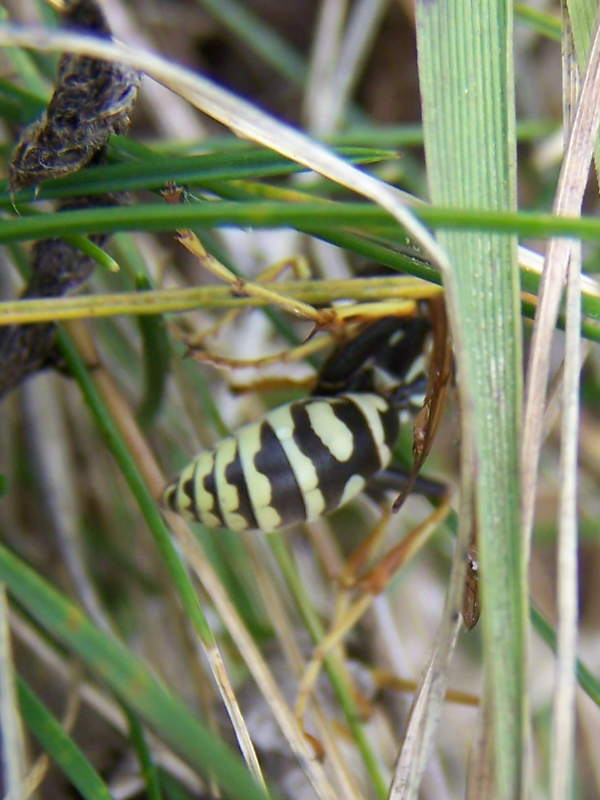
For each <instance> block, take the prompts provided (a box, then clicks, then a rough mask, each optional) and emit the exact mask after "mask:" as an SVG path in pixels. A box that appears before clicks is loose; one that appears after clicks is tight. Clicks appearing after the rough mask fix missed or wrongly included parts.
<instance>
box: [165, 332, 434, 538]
mask: <svg viewBox="0 0 600 800" xmlns="http://www.w3.org/2000/svg"><path fill="white" fill-rule="evenodd" d="M427 335H428V325H427V323H426V322H424V320H422V319H415V320H402V321H400V320H398V319H396V318H384V319H382V320H380V321H379V322H378V323H375V324H374V325H372V326H370V327H369V328H367V329H366V330H365V331H364V332H363V333H362V334H361V335H359V336H358V337H357V338H356V339H355V340H353V341H351V342H349V343H347V344H345V345H343V346H342V347H340V348H338V349H337V350H336V351H334V353H333V355H332V356H331V357H330V358H329V360H328V361H327V362H326V363H325V365H324V367H323V368H322V370H321V373H320V376H319V381H318V384H317V387H316V389H315V394H314V395H313V396H311V397H308V398H305V399H303V400H298V401H295V402H292V403H288V404H287V405H283V406H280V407H279V408H275V409H273V410H272V411H269V412H268V413H267V414H266V415H265V416H264V417H263V418H262V419H261V420H259V421H257V422H252V423H249V424H248V425H245V426H243V427H242V428H240V429H239V430H238V431H237V432H236V433H235V434H233V435H231V436H228V437H226V438H225V439H222V440H221V441H220V442H219V443H218V444H217V445H216V447H215V448H214V450H209V451H203V452H201V453H200V454H199V455H198V456H197V457H196V458H195V459H194V460H193V461H192V462H191V463H190V464H189V465H188V466H187V467H186V468H185V469H184V470H183V472H182V473H181V474H180V475H179V477H178V478H177V479H176V480H175V481H174V482H173V483H171V484H170V485H169V486H167V488H166V489H165V492H164V495H163V501H164V504H165V505H166V506H167V507H169V508H170V509H172V510H173V511H176V512H178V513H180V514H182V515H184V516H186V517H188V518H191V519H194V520H198V521H200V522H202V523H204V525H206V526H207V527H209V528H219V527H227V528H231V529H232V530H236V531H242V530H251V529H260V530H264V531H272V530H277V529H280V528H284V527H287V526H289V525H292V524H294V523H297V522H305V521H310V520H314V519H316V518H318V517H320V516H322V515H324V514H327V513H329V512H331V511H334V510H335V509H337V508H339V507H340V506H342V505H344V503H346V502H347V501H348V500H350V499H352V498H353V497H355V496H356V495H357V494H359V493H360V492H361V491H362V490H363V489H364V488H365V487H366V486H367V485H368V484H369V483H370V482H371V481H372V480H373V479H377V477H378V475H382V474H383V472H384V471H385V470H386V468H387V467H388V465H389V464H390V461H391V458H392V449H393V446H394V444H395V442H396V439H397V437H398V431H399V426H400V424H401V421H402V417H403V415H405V414H406V412H407V411H408V410H410V409H411V408H412V407H413V406H414V405H415V400H417V401H422V391H423V388H424V382H425V377H424V375H423V373H422V371H421V368H420V361H421V355H422V351H423V347H424V343H425V341H426V338H427ZM394 362H395V363H394ZM392 366H393V367H394V378H395V382H392V381H391V375H390V373H391V371H392Z"/></svg>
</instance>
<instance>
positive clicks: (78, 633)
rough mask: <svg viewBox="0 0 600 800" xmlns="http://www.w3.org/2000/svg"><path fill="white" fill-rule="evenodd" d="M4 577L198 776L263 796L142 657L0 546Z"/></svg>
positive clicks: (237, 792) (235, 791)
mask: <svg viewBox="0 0 600 800" xmlns="http://www.w3.org/2000/svg"><path fill="white" fill-rule="evenodd" d="M0 578H1V579H2V580H3V581H4V582H5V583H6V585H7V586H8V589H9V591H10V593H11V594H12V596H13V597H15V598H16V599H17V600H18V601H19V603H21V605H22V606H23V607H24V608H26V609H27V611H28V612H29V613H30V614H31V615H32V616H34V617H35V618H36V619H37V621H38V622H39V623H40V625H41V626H42V627H43V628H44V629H45V630H46V631H47V632H48V633H49V634H50V635H51V636H54V637H56V638H57V639H59V640H60V641H61V642H62V643H63V644H64V645H65V646H66V647H68V648H69V650H71V651H72V652H73V653H76V654H77V655H78V656H79V657H80V658H81V659H82V660H83V661H84V662H85V663H86V664H87V666H88V667H89V668H90V669H91V670H92V672H94V673H95V674H96V676H97V677H98V678H99V679H101V680H102V681H104V682H105V683H106V684H108V686H110V687H111V689H113V691H114V692H116V694H118V695H119V697H120V698H121V699H122V700H123V701H124V702H125V703H126V704H127V705H128V706H129V707H130V708H132V709H133V710H134V711H136V712H137V713H138V714H139V716H140V717H141V719H143V720H144V721H145V722H146V724H148V725H150V726H151V727H152V728H153V729H154V730H155V732H156V733H157V735H158V736H159V737H161V738H162V739H163V740H164V741H165V742H166V743H167V744H168V745H169V746H170V747H172V748H173V749H174V750H175V751H176V752H177V753H179V754H180V755H181V756H182V757H183V758H184V759H186V760H187V761H188V763H189V764H190V765H191V766H193V767H194V768H195V769H197V770H198V772H199V773H200V774H202V775H204V776H208V775H209V774H210V777H211V778H214V779H216V780H217V782H218V783H219V785H220V786H221V787H222V788H223V790H224V791H225V792H226V793H227V794H228V795H229V796H231V797H235V798H240V800H241V799H242V798H243V799H244V800H246V798H248V800H251V799H252V800H265V794H264V792H262V791H261V789H259V788H258V787H257V786H256V784H255V783H254V782H253V781H252V779H251V777H250V775H249V773H248V772H247V770H246V769H245V767H244V765H243V764H242V762H241V761H240V760H239V759H238V758H237V757H236V756H234V755H233V753H232V752H231V751H230V750H229V748H228V747H227V746H226V745H224V744H223V743H222V742H220V741H219V740H217V739H215V737H214V735H212V734H211V733H210V732H209V731H208V730H207V729H206V728H205V727H204V726H203V725H202V724H201V723H200V722H199V721H198V720H197V719H196V718H195V717H194V716H193V715H192V714H191V713H190V712H189V711H188V710H187V709H186V707H185V706H184V705H183V703H182V702H181V701H180V700H178V699H177V698H175V697H174V696H173V695H172V694H170V692H169V691H168V690H167V688H166V687H165V686H164V685H163V684H162V683H161V681H160V680H159V679H158V678H157V677H156V676H155V675H154V674H153V673H152V672H151V671H150V670H149V669H148V667H146V666H145V664H144V663H143V662H142V661H140V660H139V659H137V658H135V657H134V656H132V655H131V653H130V652H129V651H128V650H126V649H125V648H124V647H123V646H122V645H121V644H119V643H118V642H116V641H115V640H113V639H112V638H111V637H109V636H108V635H107V634H105V633H104V632H103V631H101V630H99V629H98V628H97V627H96V626H95V625H93V624H92V623H91V622H90V620H89V619H88V618H87V617H86V616H85V614H83V612H82V611H81V610H80V609H79V608H78V607H77V606H75V605H74V604H72V603H71V602H69V601H68V600H67V599H66V598H65V597H64V596H62V595H61V594H59V593H58V592H56V591H55V590H54V589H53V588H51V587H50V586H49V585H48V584H47V583H46V582H45V581H44V580H42V578H40V576H39V575H37V574H36V573H35V572H34V571H33V570H32V569H30V568H29V567H28V566H27V565H26V564H25V563H24V562H22V561H21V560H20V559H18V558H17V557H16V556H15V555H13V554H12V553H10V552H9V551H8V550H7V549H6V548H4V547H1V546H0Z"/></svg>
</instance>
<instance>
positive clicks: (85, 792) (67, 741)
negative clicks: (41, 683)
mask: <svg viewBox="0 0 600 800" xmlns="http://www.w3.org/2000/svg"><path fill="white" fill-rule="evenodd" d="M18 690H19V702H20V704H21V709H22V711H23V716H24V717H25V720H26V721H27V724H28V726H29V729H30V730H31V732H32V733H33V735H34V736H35V738H36V739H37V740H38V742H39V743H40V745H41V746H42V748H43V749H44V751H45V752H46V753H47V754H48V755H49V756H50V758H51V759H52V760H53V761H54V762H55V763H56V764H57V765H58V766H59V767H60V769H61V770H62V772H64V774H65V776H66V777H67V778H68V780H69V781H70V783H72V784H73V786H75V787H76V788H77V790H78V791H79V792H80V793H81V796H82V797H83V798H85V800H110V799H111V797H112V795H111V793H110V792H109V791H108V788H107V786H106V784H105V783H104V781H103V780H102V778H101V777H100V776H99V775H98V773H97V772H96V770H95V769H94V767H93V766H92V765H91V764H90V762H89V761H88V760H87V758H86V757H85V756H84V754H83V753H82V752H81V750H80V749H79V747H77V745H76V744H75V742H74V741H73V740H72V739H71V737H70V736H69V735H68V734H67V733H66V732H65V730H64V728H63V727H62V726H61V724H60V722H58V720H57V719H56V718H55V717H54V716H53V715H52V714H51V713H50V712H49V711H48V709H47V708H46V706H45V705H44V704H43V703H42V702H41V701H40V700H39V699H38V698H37V697H36V695H35V694H34V693H33V692H32V691H31V689H30V688H29V687H28V686H27V684H26V683H25V681H24V680H23V679H19V683H18Z"/></svg>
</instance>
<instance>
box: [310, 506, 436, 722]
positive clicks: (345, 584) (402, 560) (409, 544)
mask: <svg viewBox="0 0 600 800" xmlns="http://www.w3.org/2000/svg"><path fill="white" fill-rule="evenodd" d="M449 512H450V503H449V500H448V499H444V500H442V502H441V503H440V505H439V507H438V508H436V509H435V510H434V511H433V512H432V513H431V514H430V515H429V516H428V517H427V519H426V520H425V521H424V522H422V523H421V524H420V525H419V526H418V527H416V528H415V529H414V530H412V531H411V532H410V533H409V534H408V535H407V536H405V538H404V539H403V540H402V541H401V542H400V543H399V544H398V545H396V547H394V548H392V549H391V550H390V551H389V552H388V553H387V554H386V555H385V556H384V557H383V558H382V559H381V560H380V561H379V562H378V563H377V564H376V565H375V566H374V567H373V568H372V569H371V570H369V572H367V574H366V575H364V576H363V577H362V578H360V579H358V580H357V578H356V574H357V569H360V567H361V566H362V564H364V563H365V561H366V560H367V559H368V558H369V556H370V554H371V552H372V551H373V549H374V547H375V545H376V544H377V543H378V542H379V541H380V539H381V537H382V535H383V533H384V532H385V529H386V528H387V525H388V523H389V519H390V516H391V512H390V511H389V510H388V511H386V512H385V514H384V516H383V518H382V519H381V520H380V522H379V523H378V524H377V525H376V526H375V528H374V529H373V531H372V532H371V534H370V536H368V537H367V539H366V540H365V542H363V543H362V544H361V545H359V547H358V548H357V550H356V551H355V552H354V553H353V554H352V556H351V557H350V559H349V560H348V562H347V564H346V568H345V570H344V573H343V575H342V576H341V579H340V584H341V590H340V592H339V593H338V596H337V598H336V604H335V611H334V615H333V622H332V624H331V628H330V630H329V633H328V634H327V635H326V636H325V637H324V638H323V639H322V640H321V642H320V643H319V644H318V645H317V647H316V648H315V650H314V653H313V656H312V658H311V660H310V662H309V663H308V664H307V667H306V670H305V672H304V675H303V676H302V678H301V680H300V684H299V688H298V699H297V701H296V705H295V713H296V717H297V719H298V720H299V722H300V724H302V719H303V717H304V713H305V710H306V706H307V703H308V699H309V697H310V694H311V693H312V691H313V688H314V686H315V683H316V681H317V678H318V675H319V672H320V670H321V666H322V664H323V660H324V659H325V657H326V656H327V654H328V653H329V652H330V651H331V649H332V648H333V647H335V646H337V645H338V644H339V643H340V641H341V639H342V638H343V637H344V636H345V635H346V633H347V632H348V631H349V630H350V629H351V628H352V627H354V625H355V624H356V623H357V622H358V621H359V620H360V619H361V617H362V616H363V615H364V613H365V612H366V611H367V609H368V608H369V606H370V605H371V603H372V601H373V598H374V597H375V596H376V595H377V594H380V593H381V592H382V591H383V590H384V589H385V587H386V586H387V585H388V584H389V582H390V580H391V579H392V577H393V576H394V574H395V573H396V572H397V571H398V569H400V567H402V566H403V565H404V564H406V563H407V562H408V561H410V560H411V559H412V558H413V557H414V556H415V555H416V554H417V553H418V552H419V550H421V549H422V548H423V546H424V545H425V544H426V543H427V541H428V540H429V538H430V537H431V535H432V534H433V532H434V531H435V530H436V528H437V526H438V525H439V524H440V523H441V522H442V521H443V520H444V519H445V517H446V516H447V515H448V513H449ZM354 588H357V589H358V590H359V591H360V594H359V596H358V598H357V599H356V600H354V601H351V599H350V597H351V595H350V591H351V590H352V589H354Z"/></svg>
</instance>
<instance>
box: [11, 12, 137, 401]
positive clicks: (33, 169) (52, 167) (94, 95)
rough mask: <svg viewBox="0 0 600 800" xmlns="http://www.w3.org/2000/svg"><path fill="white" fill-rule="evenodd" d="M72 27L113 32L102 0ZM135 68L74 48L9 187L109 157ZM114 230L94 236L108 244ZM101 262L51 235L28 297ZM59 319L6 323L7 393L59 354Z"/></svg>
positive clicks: (63, 288) (23, 142)
mask: <svg viewBox="0 0 600 800" xmlns="http://www.w3.org/2000/svg"><path fill="white" fill-rule="evenodd" d="M64 22H65V26H66V27H68V28H71V29H74V30H78V31H80V32H84V33H93V34H96V35H100V36H110V30H109V28H108V25H107V23H106V20H105V19H104V16H103V14H102V12H101V11H100V9H99V8H98V6H97V4H96V2H95V0H76V2H74V3H72V4H71V5H70V6H69V8H68V9H67V11H66V12H65V14H64ZM139 80H140V76H139V73H137V72H136V71H135V70H132V69H131V68H129V67H127V66H124V65H122V64H116V63H113V62H108V61H102V60H99V59H94V58H88V57H87V56H77V55H70V54H66V55H64V56H63V57H62V58H61V61H60V64H59V68H58V77H57V83H56V88H55V90H54V93H53V95H52V98H51V100H50V102H49V104H48V107H47V109H46V111H45V112H44V114H43V116H42V118H41V119H40V120H38V121H36V122H34V123H33V124H32V125H30V126H29V127H27V128H26V129H25V130H24V131H23V133H22V134H21V137H20V140H19V142H18V144H17V146H16V148H15V150H14V153H13V156H12V160H11V164H10V170H9V186H10V189H11V192H16V191H18V190H19V189H23V188H25V187H28V186H38V185H39V184H40V183H41V182H42V181H43V180H46V179H48V178H55V177H58V176H60V175H67V174H69V173H72V172H76V171H77V170H79V169H81V168H82V167H84V166H86V165H87V164H97V163H101V162H102V161H103V160H104V151H105V147H106V143H107V141H108V137H109V136H110V135H111V134H112V133H125V132H126V130H127V128H128V126H129V113H130V111H131V110H132V108H133V104H134V102H135V99H136V96H137V90H138V86H139ZM124 199H125V197H124V195H116V194H110V195H109V194H107V195H100V196H96V197H80V198H76V199H72V200H69V201H67V202H65V203H63V204H62V205H61V206H60V209H61V210H63V211H64V210H67V209H73V208H81V207H86V206H106V205H119V204H121V203H122V202H123V201H124ZM107 238H108V237H107V235H106V234H97V235H93V236H91V237H90V239H91V240H92V241H93V242H94V243H95V244H98V245H100V246H102V245H104V244H105V242H106V240H107ZM93 268H94V262H93V261H92V260H91V259H90V258H89V257H88V256H87V255H85V254H84V253H82V252H81V251H80V250H78V249H77V248H75V247H73V246H72V245H71V244H69V243H68V242H65V241H63V240H62V239H44V240H42V241H39V242H37V243H36V244H35V245H34V248H33V259H32V276H31V279H30V281H29V283H28V285H27V287H26V289H25V291H24V292H23V297H26V298H33V297H59V296H60V295H63V294H65V293H66V292H68V291H70V290H72V289H74V288H76V287H77V286H79V285H80V284H81V283H83V281H85V280H86V279H87V278H88V277H89V275H90V273H91V272H92V270H93ZM54 338H55V325H54V324H53V323H44V324H33V325H21V326H9V327H5V328H2V329H0V397H2V396H3V395H4V394H6V393H7V392H8V391H10V390H11V389H13V388H15V387H16V386H18V385H19V384H20V383H21V382H22V381H23V380H24V379H25V378H26V377H28V376H29V375H32V374H33V373H34V372H36V371H37V370H39V369H41V368H43V367H44V366H47V365H49V364H51V363H53V361H54V360H55V358H54V353H53V350H54Z"/></svg>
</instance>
